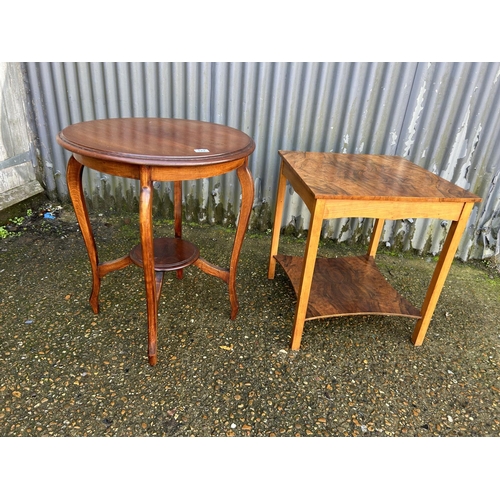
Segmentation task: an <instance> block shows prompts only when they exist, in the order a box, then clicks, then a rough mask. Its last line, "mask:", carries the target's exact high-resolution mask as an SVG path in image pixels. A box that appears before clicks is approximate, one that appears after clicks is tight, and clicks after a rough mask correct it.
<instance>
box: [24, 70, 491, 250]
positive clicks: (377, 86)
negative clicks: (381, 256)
mask: <svg viewBox="0 0 500 500" xmlns="http://www.w3.org/2000/svg"><path fill="white" fill-rule="evenodd" d="M25 68H26V72H27V77H28V81H29V85H30V89H29V90H30V92H31V97H32V103H33V109H34V117H35V121H36V127H37V130H38V133H39V138H40V144H39V153H40V158H41V162H42V168H43V170H44V174H45V181H46V188H47V191H48V192H49V194H50V195H51V196H52V197H53V198H57V199H60V200H61V201H64V200H66V199H67V196H68V195H67V187H66V182H65V166H66V162H67V159H68V154H67V153H66V152H65V151H63V150H62V149H61V148H60V147H59V146H58V145H57V143H56V142H55V136H56V134H57V132H58V131H59V130H61V129H62V128H64V127H65V126H67V125H69V124H71V123H76V122H79V121H85V120H93V119H98V118H111V117H127V116H152V117H154V116H159V117H167V118H170V117H173V118H189V119H198V120H204V121H212V122H215V123H223V124H226V125H229V126H232V127H235V128H238V129H240V130H243V131H244V132H246V133H247V134H249V135H251V136H252V137H253V138H254V140H255V142H256V145H257V147H256V150H255V152H254V153H253V155H252V156H251V160H250V168H251V171H252V174H253V177H254V182H255V187H256V190H255V193H256V194H255V200H254V214H253V217H252V221H251V226H252V227H254V228H259V229H262V230H265V229H267V228H269V227H270V224H271V214H272V211H273V207H274V194H275V191H276V187H277V174H278V168H279V158H278V154H277V152H278V150H279V149H289V150H309V151H334V152H348V153H371V154H389V155H400V156H403V157H405V158H408V159H409V160H411V161H413V162H415V163H417V164H418V165H421V166H422V167H424V168H426V169H428V170H431V171H433V172H435V173H437V174H439V175H441V176H443V177H444V178H446V179H448V180H451V181H453V182H455V183H456V184H458V185H460V186H463V187H465V188H467V189H470V190H472V191H474V192H475V193H477V194H478V195H480V196H481V197H483V202H482V203H481V204H480V205H478V206H477V207H476V208H475V209H474V211H473V213H472V216H471V218H470V222H469V225H468V228H467V230H466V235H465V236H464V238H463V239H462V242H461V245H460V248H459V253H458V255H459V256H460V257H461V258H462V259H464V260H466V259H467V258H468V257H476V258H477V257H488V256H491V255H494V254H495V253H496V254H498V253H500V236H499V232H500V231H499V230H500V188H499V184H500V183H499V182H498V181H499V173H500V165H499V156H500V141H498V137H499V135H500V134H499V133H500V113H499V110H500V91H499V81H498V80H499V76H500V63H320V62H304V63H299V62H294V63H285V62H276V63H258V62H253V63H242V62H240V63H207V62H205V63H26V64H25ZM84 188H85V190H86V193H87V196H88V200H89V202H90V203H91V204H92V205H93V206H94V207H107V206H110V205H114V206H116V207H119V208H123V207H128V208H130V209H133V208H135V207H136V205H137V193H138V189H137V188H138V186H137V183H136V182H135V181H131V180H126V179H121V178H110V176H104V175H102V174H100V173H98V172H94V171H91V170H86V174H85V179H84ZM156 188H157V193H156V194H157V196H156V200H157V204H156V208H157V210H158V211H160V212H161V211H163V212H164V213H166V214H168V213H169V212H168V210H170V208H169V207H171V186H170V185H169V183H162V184H158V185H157V186H156ZM184 203H185V207H186V216H187V217H188V218H191V219H197V220H202V221H203V220H208V221H209V222H212V223H214V222H215V223H228V222H232V221H234V217H235V214H236V213H237V208H238V204H239V189H238V182H237V180H236V177H235V176H234V175H233V174H229V175H226V176H223V177H220V178H213V179H204V180H200V181H196V182H190V183H185V185H184ZM217 205H218V206H219V207H221V206H222V207H223V209H224V211H223V213H222V215H221V213H220V211H217V210H215V207H216V206H217ZM308 223H309V212H308V210H307V208H305V206H304V204H303V203H302V202H301V200H300V199H299V197H298V196H297V195H293V196H291V197H288V198H287V203H286V206H285V213H284V217H283V225H289V226H291V227H295V229H296V230H297V231H298V232H300V231H302V230H303V229H306V228H307V227H308ZM371 226H372V221H371V220H360V219H349V220H347V219H346V220H332V221H328V222H327V223H325V226H324V235H325V236H328V237H331V238H334V239H337V240H340V241H345V240H356V241H366V240H367V238H368V237H369V234H370V230H371ZM446 230H447V224H446V222H445V221H439V220H437V221H434V220H405V221H394V222H392V221H387V222H386V225H385V228H384V233H383V241H385V242H386V244H387V245H395V246H398V247H402V248H404V249H410V248H413V249H417V250H421V251H425V252H432V253H437V252H439V250H440V248H441V245H442V241H443V239H444V236H445V234H446Z"/></svg>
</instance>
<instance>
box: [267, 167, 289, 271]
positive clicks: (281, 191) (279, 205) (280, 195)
mask: <svg viewBox="0 0 500 500" xmlns="http://www.w3.org/2000/svg"><path fill="white" fill-rule="evenodd" d="M285 192H286V177H285V176H284V175H283V160H282V161H281V167H280V175H279V180H278V190H277V192H276V206H275V209H274V223H273V234H272V237H271V251H270V255H269V267H268V271H267V277H268V278H269V279H270V280H272V279H274V274H275V272H276V260H275V258H274V256H275V255H276V254H277V252H278V243H279V239H280V233H281V220H282V218H283V205H284V202H285V194H286V193H285Z"/></svg>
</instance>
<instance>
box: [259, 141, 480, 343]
mask: <svg viewBox="0 0 500 500" xmlns="http://www.w3.org/2000/svg"><path fill="white" fill-rule="evenodd" d="M279 154H280V156H281V168H280V174H279V181H278V190H277V196H276V209H275V215H274V225H273V233H272V242H271V252H270V258H269V270H268V277H269V279H273V278H274V275H275V269H276V262H279V263H280V265H281V266H282V267H283V268H284V270H285V272H286V273H287V275H288V277H289V278H290V280H291V282H292V285H293V288H294V290H295V293H296V295H297V305H296V309H295V320H294V325H293V332H292V339H291V346H290V347H291V349H292V350H298V349H299V348H300V343H301V339H302V332H303V329H304V322H305V321H307V320H311V319H315V318H324V317H332V316H347V315H364V314H379V315H389V316H406V317H410V318H415V319H417V324H416V326H415V329H414V331H413V335H412V338H411V341H412V342H413V344H414V345H417V346H418V345H421V344H422V342H423V340H424V337H425V334H426V332H427V329H428V327H429V323H430V321H431V318H432V314H433V313H434V309H435V307H436V304H437V301H438V298H439V295H440V293H441V290H442V288H443V285H444V282H445V279H446V276H447V274H448V271H449V269H450V266H451V264H452V262H453V259H454V257H455V253H456V251H457V247H458V244H459V242H460V238H461V236H462V233H463V231H464V229H465V226H466V223H467V220H468V219H469V215H470V212H471V210H472V207H473V206H474V203H477V202H479V201H481V198H479V197H478V196H476V195H475V194H473V193H471V192H469V191H466V190H465V189H462V188H460V187H458V186H456V185H455V184H453V183H451V182H448V181H446V180H444V179H442V178H441V177H439V176H437V175H435V174H433V173H431V172H429V171H427V170H425V169H424V168H422V167H419V166H418V165H415V164H414V163H412V162H410V161H408V160H405V159H403V158H400V157H397V156H383V155H363V154H340V153H317V152H300V151H279ZM287 181H288V182H289V183H290V184H291V186H292V187H293V189H294V190H295V191H296V193H297V194H298V195H299V196H300V197H301V198H302V200H303V201H304V203H305V204H306V206H307V208H308V209H309V211H310V212H311V220H310V225H309V231H308V235H307V241H306V248H305V253H304V256H303V257H294V256H288V255H280V254H278V253H277V251H278V244H279V237H280V231H281V221H282V216H283V205H284V200H285V194H286V189H285V188H286V183H287ZM342 217H363V218H373V219H375V224H374V228H373V232H372V235H371V238H370V244H369V247H368V252H367V254H366V255H362V256H354V257H344V258H318V259H317V258H316V256H317V250H318V243H319V239H320V236H321V227H322V223H323V220H324V219H333V218H342ZM407 218H435V219H444V220H451V221H452V223H451V226H450V229H449V231H448V235H447V237H446V240H445V243H444V246H443V249H442V250H441V253H440V256H439V261H438V263H437V266H436V268H435V270H434V273H433V276H432V279H431V281H430V284H429V288H428V290H427V294H426V296H425V299H424V303H423V305H422V308H421V309H420V310H419V309H417V308H416V307H414V306H413V305H412V304H410V303H409V302H408V301H407V300H406V299H405V298H403V297H402V296H400V295H399V293H398V292H397V291H396V290H395V289H394V288H393V287H392V286H391V285H390V284H389V283H388V282H387V281H386V279H385V278H384V277H383V276H382V274H381V273H380V271H379V270H378V268H377V265H376V263H375V254H376V252H377V247H378V244H379V241H380V236H381V234H382V229H383V226H384V221H385V220H386V219H389V220H398V219H407Z"/></svg>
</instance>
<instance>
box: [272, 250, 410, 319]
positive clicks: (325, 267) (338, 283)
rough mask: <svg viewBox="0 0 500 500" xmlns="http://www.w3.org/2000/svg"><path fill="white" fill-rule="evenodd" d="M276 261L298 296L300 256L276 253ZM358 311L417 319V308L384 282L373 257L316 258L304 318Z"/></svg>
mask: <svg viewBox="0 0 500 500" xmlns="http://www.w3.org/2000/svg"><path fill="white" fill-rule="evenodd" d="M276 260H277V261H278V262H279V263H280V265H281V266H282V267H283V269H284V270H285V272H286V274H287V275H288V277H289V278H290V281H291V283H292V285H293V288H294V290H295V294H296V295H297V294H298V290H299V286H300V278H301V273H302V268H303V258H302V257H293V256H289V255H277V256H276ZM358 314H380V315H387V316H406V317H410V318H420V311H419V310H418V309H417V308H416V307H414V306H413V305H412V304H410V302H408V301H407V300H406V299H405V298H404V297H402V296H401V295H400V294H399V293H398V292H397V291H396V290H395V289H394V288H393V287H392V286H391V285H390V284H389V283H388V282H387V281H386V279H385V278H384V276H383V275H382V274H381V273H380V271H379V270H378V268H377V266H376V264H375V259H374V258H373V257H370V256H365V255H362V256H353V257H339V258H336V259H327V258H317V259H316V265H315V268H314V275H313V280H312V286H311V292H310V296H309V303H308V306H307V313H306V318H305V319H306V320H309V319H315V318H324V317H329V316H348V315H358Z"/></svg>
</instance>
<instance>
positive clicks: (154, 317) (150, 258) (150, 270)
mask: <svg viewBox="0 0 500 500" xmlns="http://www.w3.org/2000/svg"><path fill="white" fill-rule="evenodd" d="M140 183H141V191H140V197H139V229H140V233H141V246H142V260H143V270H144V282H145V286H146V304H147V313H148V358H149V364H150V365H151V366H154V365H156V348H157V328H158V303H157V300H156V299H157V297H156V273H155V268H154V254H153V189H152V181H151V168H150V167H147V166H142V167H141V171H140Z"/></svg>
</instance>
